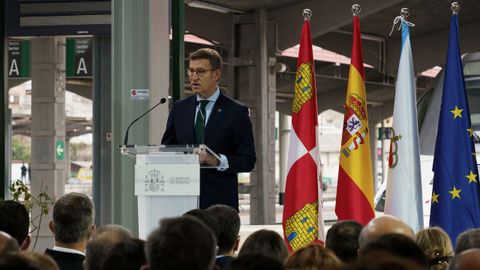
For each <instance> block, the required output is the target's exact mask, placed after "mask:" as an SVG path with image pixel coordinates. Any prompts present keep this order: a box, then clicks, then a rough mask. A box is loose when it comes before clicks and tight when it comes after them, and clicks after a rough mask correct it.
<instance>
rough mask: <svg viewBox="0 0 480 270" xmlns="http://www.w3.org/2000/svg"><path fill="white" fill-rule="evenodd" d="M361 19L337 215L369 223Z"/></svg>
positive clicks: (355, 32) (369, 178) (355, 45)
mask: <svg viewBox="0 0 480 270" xmlns="http://www.w3.org/2000/svg"><path fill="white" fill-rule="evenodd" d="M373 209H374V208H373V177H372V161H371V158H370V139H369V133H368V113H367V99H366V94H365V70H364V68H363V57H362V40H361V37H360V19H359V17H358V16H353V47H352V60H351V63H350V72H349V75H348V87H347V96H346V99H345V114H344V120H343V134H342V145H341V149H340V167H339V169H338V187H337V201H336V205H335V213H336V214H337V217H338V219H339V220H355V221H357V222H359V223H362V224H367V223H368V222H369V221H370V220H371V219H372V218H374V217H375V212H374V210H373Z"/></svg>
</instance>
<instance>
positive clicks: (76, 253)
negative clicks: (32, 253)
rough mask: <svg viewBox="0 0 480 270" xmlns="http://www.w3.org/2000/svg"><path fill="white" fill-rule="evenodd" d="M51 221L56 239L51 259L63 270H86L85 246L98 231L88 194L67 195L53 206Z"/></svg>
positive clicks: (46, 252)
mask: <svg viewBox="0 0 480 270" xmlns="http://www.w3.org/2000/svg"><path fill="white" fill-rule="evenodd" d="M52 216H53V217H52V220H50V222H49V224H48V226H49V228H50V230H51V231H52V232H53V234H54V236H55V246H54V247H53V249H49V248H47V250H46V251H45V254H47V255H49V256H51V257H52V258H53V259H54V260H55V262H56V263H57V264H58V266H59V267H60V270H83V261H84V259H85V253H84V252H85V247H86V246H87V241H88V239H89V238H90V236H91V235H92V233H93V232H94V231H95V224H93V216H94V209H93V203H92V201H91V200H90V198H88V197H87V196H86V195H85V194H80V193H68V194H65V195H63V196H62V197H60V198H59V199H58V200H57V201H56V202H55V204H54V206H53V213H52Z"/></svg>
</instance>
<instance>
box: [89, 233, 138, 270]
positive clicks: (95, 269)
mask: <svg viewBox="0 0 480 270" xmlns="http://www.w3.org/2000/svg"><path fill="white" fill-rule="evenodd" d="M133 237H134V236H133V234H132V233H131V232H130V231H129V230H127V229H126V228H125V227H123V226H120V225H116V224H109V225H104V226H100V227H98V229H97V230H96V231H95V234H94V235H93V236H92V238H91V240H90V241H89V242H88V244H87V248H86V250H85V261H84V262H83V264H84V268H85V269H86V270H101V269H103V264H104V262H105V259H106V257H107V255H108V254H109V253H110V251H111V250H112V248H113V247H114V246H115V245H116V244H118V243H121V242H123V241H126V240H129V239H132V238H133Z"/></svg>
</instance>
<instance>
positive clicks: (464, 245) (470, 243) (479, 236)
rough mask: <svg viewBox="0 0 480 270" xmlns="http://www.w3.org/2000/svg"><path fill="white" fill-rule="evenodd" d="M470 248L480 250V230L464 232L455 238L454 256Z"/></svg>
mask: <svg viewBox="0 0 480 270" xmlns="http://www.w3.org/2000/svg"><path fill="white" fill-rule="evenodd" d="M471 248H480V229H470V230H467V231H464V232H462V233H461V234H460V235H458V237H457V246H456V247H455V254H459V253H461V252H463V251H465V250H467V249H471Z"/></svg>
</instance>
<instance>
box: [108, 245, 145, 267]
mask: <svg viewBox="0 0 480 270" xmlns="http://www.w3.org/2000/svg"><path fill="white" fill-rule="evenodd" d="M144 247H145V241H143V240H141V239H129V240H126V241H123V242H120V243H118V244H117V245H115V246H114V247H113V248H112V250H111V251H110V253H109V254H108V256H107V257H106V258H105V262H104V264H103V268H102V269H115V270H131V269H140V267H141V266H142V265H144V264H146V263H147V258H146V257H145V253H144V252H143V250H144Z"/></svg>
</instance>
